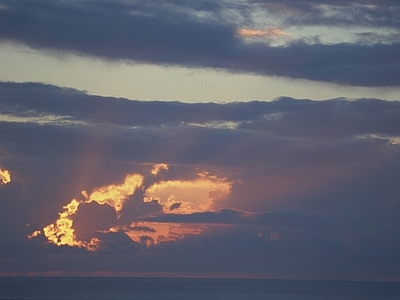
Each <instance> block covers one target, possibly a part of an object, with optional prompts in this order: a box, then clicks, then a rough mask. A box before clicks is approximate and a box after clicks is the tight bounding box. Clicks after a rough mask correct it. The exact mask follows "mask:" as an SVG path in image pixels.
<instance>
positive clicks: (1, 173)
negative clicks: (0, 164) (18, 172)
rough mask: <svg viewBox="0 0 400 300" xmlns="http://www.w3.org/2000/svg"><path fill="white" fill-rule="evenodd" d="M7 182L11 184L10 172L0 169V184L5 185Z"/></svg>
mask: <svg viewBox="0 0 400 300" xmlns="http://www.w3.org/2000/svg"><path fill="white" fill-rule="evenodd" d="M9 182H11V174H10V171H8V170H6V169H4V170H3V169H0V184H7V183H9Z"/></svg>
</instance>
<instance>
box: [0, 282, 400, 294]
mask: <svg viewBox="0 0 400 300" xmlns="http://www.w3.org/2000/svg"><path fill="white" fill-rule="evenodd" d="M0 299H2V300H3V299H14V300H16V299H29V300H31V299H54V300H55V299H76V300H79V299H82V300H83V299H97V300H101V299H107V300H108V299H110V300H111V299H112V300H119V299H135V300H195V299H196V300H200V299H201V300H258V299H263V300H378V299H379V300H391V299H393V300H394V299H396V300H398V299H400V283H376V282H374V283H371V282H337V281H292V280H254V279H187V278H186V279H177V278H104V277H91V278H82V277H0Z"/></svg>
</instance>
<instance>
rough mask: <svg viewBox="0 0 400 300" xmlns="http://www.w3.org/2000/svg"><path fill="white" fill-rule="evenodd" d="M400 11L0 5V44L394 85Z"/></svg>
mask: <svg viewBox="0 0 400 300" xmlns="http://www.w3.org/2000/svg"><path fill="white" fill-rule="evenodd" d="M399 15H400V5H399V3H398V1H394V0H393V1H389V0H387V1H373V0H371V1H369V0H351V1H330V0H303V1H290V0H288V1H275V0H263V1H251V0H248V1H234V0H231V1H209V0H201V1H192V0H185V1H157V0H152V1H141V0H136V1H134V0H132V1H122V0H117V1H114V0H113V1H107V0H102V1H90V0H82V1H58V0H57V1H54V0H36V1H28V0H12V1H10V0H1V1H0V40H2V41H11V42H15V43H23V44H26V45H28V46H29V47H32V48H35V49H41V50H46V51H56V52H58V53H60V52H71V53H78V54H79V55H88V56H95V57H101V58H104V59H111V60H128V61H137V62H145V63H151V64H163V65H165V64H172V65H180V66H187V67H199V68H217V69H224V70H227V71H230V72H250V73H256V74H262V75H271V76H285V77H290V78H303V79H310V80H315V81H325V82H333V83H339V84H344V85H357V86H399V85H400V80H399V78H400V71H399V70H400V58H399V55H398V53H399V52H400V35H399V31H398V30H399V25H400V19H399ZM71 16H73V17H71ZM305 32H307V34H305Z"/></svg>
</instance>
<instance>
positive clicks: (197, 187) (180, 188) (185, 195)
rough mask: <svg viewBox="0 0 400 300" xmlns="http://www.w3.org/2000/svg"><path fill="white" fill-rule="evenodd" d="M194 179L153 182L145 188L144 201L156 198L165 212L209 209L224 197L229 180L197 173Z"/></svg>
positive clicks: (229, 185)
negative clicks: (197, 176)
mask: <svg viewBox="0 0 400 300" xmlns="http://www.w3.org/2000/svg"><path fill="white" fill-rule="evenodd" d="M198 175H199V178H197V179H195V180H190V181H189V180H187V181H185V180H169V181H161V182H157V183H155V184H153V185H152V186H150V187H149V188H148V189H147V190H146V194H145V199H144V201H145V202H150V201H152V200H157V201H158V202H159V203H160V204H161V205H163V207H164V212H165V213H171V212H172V213H183V214H188V213H193V212H201V211H206V210H209V209H210V208H211V207H212V204H213V202H214V201H216V200H222V199H224V198H226V196H227V195H228V194H229V192H230V190H231V185H232V183H231V182H227V181H226V179H225V178H217V177H215V176H208V175H207V174H198Z"/></svg>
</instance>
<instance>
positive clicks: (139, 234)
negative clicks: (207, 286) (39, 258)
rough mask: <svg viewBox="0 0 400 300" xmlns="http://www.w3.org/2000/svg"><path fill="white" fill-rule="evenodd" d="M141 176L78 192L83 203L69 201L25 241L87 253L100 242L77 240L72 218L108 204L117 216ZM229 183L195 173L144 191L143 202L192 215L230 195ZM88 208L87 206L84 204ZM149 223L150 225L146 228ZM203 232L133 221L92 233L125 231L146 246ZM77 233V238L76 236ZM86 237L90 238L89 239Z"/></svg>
mask: <svg viewBox="0 0 400 300" xmlns="http://www.w3.org/2000/svg"><path fill="white" fill-rule="evenodd" d="M160 170H168V165H166V164H156V165H154V166H153V168H152V170H151V173H152V174H153V175H157V174H158V173H159V172H160ZM143 184H144V177H143V176H142V175H140V174H128V175H127V176H126V177H125V180H124V182H123V183H122V184H111V185H107V186H103V187H100V188H95V189H94V190H93V192H92V193H90V194H89V193H88V192H86V191H82V195H83V196H84V197H85V200H82V201H79V200H76V199H73V200H71V202H70V203H68V204H67V205H66V206H64V207H63V209H64V211H63V212H61V213H59V218H58V219H57V220H56V221H55V222H54V223H52V224H50V225H48V226H46V227H44V228H43V230H42V231H40V230H36V231H34V232H33V233H32V234H31V235H29V236H28V238H30V239H32V238H34V237H36V236H38V235H40V234H42V233H43V234H44V236H45V237H46V238H47V239H48V241H49V242H50V243H52V244H55V245H57V246H61V245H68V246H76V247H82V248H85V249H87V250H91V251H94V250H97V249H98V248H99V247H100V243H101V242H100V240H99V239H97V238H96V237H92V238H91V239H90V240H89V239H87V240H89V241H87V240H78V239H77V234H76V232H75V230H78V233H79V234H80V231H79V228H74V226H73V225H74V224H73V223H74V217H73V216H74V215H75V214H77V212H78V209H79V208H80V207H81V206H83V205H88V204H89V203H91V202H96V203H97V204H100V205H105V204H106V205H109V206H111V207H112V208H114V210H115V212H116V213H117V215H119V213H120V212H121V210H122V209H123V206H124V203H125V201H126V200H127V199H128V197H129V196H131V195H133V194H134V193H135V191H136V190H137V189H139V188H144V186H143ZM231 185H232V182H228V181H227V180H226V178H219V177H217V176H211V175H209V174H207V173H198V174H197V178H195V179H194V180H169V181H160V182H157V183H154V184H153V185H151V186H150V187H149V188H147V189H146V190H145V197H144V199H143V201H144V202H151V201H153V200H156V201H158V203H159V204H160V205H162V206H163V208H164V212H167V213H193V212H201V211H206V210H209V209H210V208H211V207H212V205H213V203H214V202H215V201H217V200H222V199H224V198H226V197H227V195H228V194H229V193H230V190H231ZM88 207H89V205H88ZM149 224H151V225H149ZM203 230H204V229H203V228H202V227H201V226H200V225H181V224H162V223H148V222H141V223H137V222H133V223H132V224H130V225H128V226H125V225H121V226H118V227H112V228H109V229H107V230H104V228H103V229H102V230H99V229H98V230H95V232H103V233H107V232H116V231H123V232H125V233H126V234H127V235H128V236H129V237H130V238H131V239H132V240H133V241H136V242H139V243H141V244H145V245H146V246H150V245H152V244H157V243H159V242H164V241H170V240H175V239H179V238H182V237H183V236H185V235H187V234H199V233H201V232H202V231H203ZM79 234H78V236H79ZM89 238H90V237H89Z"/></svg>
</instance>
